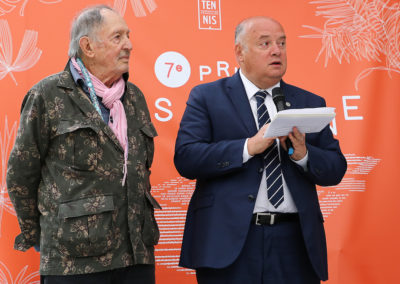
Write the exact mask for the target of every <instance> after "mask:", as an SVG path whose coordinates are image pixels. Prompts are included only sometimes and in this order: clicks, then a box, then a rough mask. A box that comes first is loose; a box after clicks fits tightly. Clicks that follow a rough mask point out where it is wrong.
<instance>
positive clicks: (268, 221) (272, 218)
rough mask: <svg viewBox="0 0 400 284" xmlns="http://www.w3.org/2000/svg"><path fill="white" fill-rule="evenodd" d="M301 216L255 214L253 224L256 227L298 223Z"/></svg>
mask: <svg viewBox="0 0 400 284" xmlns="http://www.w3.org/2000/svg"><path fill="white" fill-rule="evenodd" d="M297 221H299V214H297V213H267V212H260V213H254V214H253V218H252V219H251V222H252V223H253V224H256V225H270V226H272V225H275V224H277V223H280V222H297Z"/></svg>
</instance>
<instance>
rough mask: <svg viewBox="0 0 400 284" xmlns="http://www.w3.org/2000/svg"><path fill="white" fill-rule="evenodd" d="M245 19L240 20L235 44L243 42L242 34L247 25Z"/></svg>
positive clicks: (236, 30)
mask: <svg viewBox="0 0 400 284" xmlns="http://www.w3.org/2000/svg"><path fill="white" fill-rule="evenodd" d="M245 22H246V20H245V21H242V22H240V23H239V24H238V25H237V26H236V29H235V44H238V43H242V41H243V39H242V35H243V30H244V26H245Z"/></svg>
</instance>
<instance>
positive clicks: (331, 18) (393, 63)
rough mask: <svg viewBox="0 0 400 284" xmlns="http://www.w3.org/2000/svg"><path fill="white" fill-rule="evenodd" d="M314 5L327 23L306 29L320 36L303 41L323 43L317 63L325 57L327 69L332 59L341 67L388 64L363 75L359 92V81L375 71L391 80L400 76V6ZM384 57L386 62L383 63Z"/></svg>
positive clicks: (372, 3)
mask: <svg viewBox="0 0 400 284" xmlns="http://www.w3.org/2000/svg"><path fill="white" fill-rule="evenodd" d="M315 2H317V3H318V4H320V6H318V7H317V12H316V16H323V17H324V18H325V19H327V20H326V22H325V25H324V28H323V29H320V28H317V27H313V26H308V25H303V27H305V28H309V29H311V30H313V31H315V32H317V34H313V35H305V36H302V37H303V38H320V39H322V47H321V50H320V52H319V54H318V56H317V58H316V61H317V60H318V59H319V58H320V56H321V55H323V53H325V67H326V66H327V65H328V61H329V59H331V58H332V57H335V58H336V59H337V60H338V61H339V63H342V61H344V60H346V61H347V62H348V63H350V58H351V57H353V58H355V59H356V60H357V61H361V60H362V59H366V60H368V61H372V60H374V61H376V62H381V61H383V62H385V63H386V64H385V65H384V66H378V67H372V68H368V69H365V70H364V71H362V72H361V73H360V74H359V75H358V76H357V78H356V80H355V89H356V90H358V84H359V82H360V80H362V79H364V78H365V77H367V76H368V75H369V74H371V72H373V71H378V70H381V71H387V72H388V74H389V76H391V74H390V73H391V72H396V73H400V48H399V39H400V37H399V29H400V14H399V11H400V7H399V3H394V4H393V5H391V6H389V5H388V1H386V3H383V2H384V1H381V0H372V1H358V3H359V5H356V7H355V6H354V5H353V3H352V1H340V0H336V1H335V0H334V1H332V0H324V1H315ZM334 2H337V3H334ZM383 56H384V57H386V60H382V58H383Z"/></svg>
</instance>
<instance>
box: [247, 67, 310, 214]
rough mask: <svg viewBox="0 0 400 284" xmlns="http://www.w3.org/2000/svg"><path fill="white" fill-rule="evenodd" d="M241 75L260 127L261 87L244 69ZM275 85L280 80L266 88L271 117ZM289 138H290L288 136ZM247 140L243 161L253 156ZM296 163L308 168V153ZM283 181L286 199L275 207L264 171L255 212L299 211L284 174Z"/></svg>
mask: <svg viewBox="0 0 400 284" xmlns="http://www.w3.org/2000/svg"><path fill="white" fill-rule="evenodd" d="M239 74H240V77H241V79H242V82H243V85H244V89H245V91H246V94H247V97H248V99H249V102H250V107H251V110H252V112H253V117H254V120H255V122H256V125H257V128H258V118H257V101H256V98H255V96H254V95H255V94H256V93H257V92H258V91H260V89H259V88H257V87H256V86H255V85H254V84H253V83H252V82H250V81H249V79H247V78H246V76H244V74H243V73H242V70H239ZM275 87H280V82H278V83H277V84H276V85H274V86H272V87H271V88H268V89H266V91H267V92H268V94H269V95H267V97H266V98H265V105H266V107H267V110H268V113H269V116H270V117H273V116H274V115H275V114H276V113H277V110H276V106H275V104H274V102H273V100H272V95H271V93H272V89H273V88H275ZM288 139H289V138H288ZM247 141H248V139H246V142H245V144H244V148H243V163H246V162H247V161H248V160H250V159H251V158H252V157H253V156H251V155H250V154H249V152H248V150H247ZM276 142H277V144H278V147H279V146H280V145H279V139H276ZM292 161H293V162H294V163H296V164H298V165H300V166H301V167H303V169H304V170H307V161H308V153H307V154H306V156H305V157H304V158H303V159H301V160H300V161H294V160H292ZM282 181H283V194H284V201H283V202H282V203H281V204H280V205H279V207H278V208H275V207H274V206H273V205H272V204H271V203H270V202H269V200H268V197H267V182H266V174H265V170H264V172H263V175H262V178H261V183H260V188H259V190H258V195H257V199H256V204H255V206H254V211H253V212H254V213H257V212H281V213H292V212H297V207H296V204H295V203H294V201H293V198H292V195H291V194H290V191H289V188H288V186H287V184H286V181H285V178H284V177H283V175H282Z"/></svg>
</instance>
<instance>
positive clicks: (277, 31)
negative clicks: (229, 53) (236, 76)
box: [235, 18, 287, 89]
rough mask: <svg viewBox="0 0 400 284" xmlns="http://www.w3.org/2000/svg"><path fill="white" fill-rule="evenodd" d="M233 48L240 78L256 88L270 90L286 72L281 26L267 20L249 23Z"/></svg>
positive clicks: (284, 42) (260, 19)
mask: <svg viewBox="0 0 400 284" xmlns="http://www.w3.org/2000/svg"><path fill="white" fill-rule="evenodd" d="M242 33H243V34H242V37H241V40H240V42H239V43H238V44H236V46H235V52H236V58H237V60H238V62H239V65H240V68H241V70H242V72H243V74H244V75H245V76H246V77H247V78H248V79H249V80H250V81H251V82H252V83H253V84H255V85H256V86H257V87H259V88H261V89H266V88H269V87H271V86H273V85H275V84H276V83H278V82H279V81H280V79H281V78H282V77H283V75H284V74H285V72H286V67H287V59H286V35H285V32H284V30H283V28H282V26H281V25H280V24H279V23H278V22H276V21H274V20H272V19H269V18H255V19H250V20H249V22H248V23H247V24H246V25H245V27H244V30H243V32H242Z"/></svg>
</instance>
